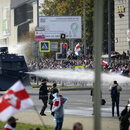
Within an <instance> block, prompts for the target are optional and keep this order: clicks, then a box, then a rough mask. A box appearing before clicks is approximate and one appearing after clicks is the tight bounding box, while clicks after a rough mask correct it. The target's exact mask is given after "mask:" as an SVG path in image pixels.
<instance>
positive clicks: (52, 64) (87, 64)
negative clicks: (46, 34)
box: [27, 55, 130, 76]
mask: <svg viewBox="0 0 130 130" xmlns="http://www.w3.org/2000/svg"><path fill="white" fill-rule="evenodd" d="M27 64H28V68H29V71H36V70H38V69H73V70H74V69H75V66H84V69H85V70H88V69H94V60H93V57H92V56H86V57H85V56H83V55H81V56H76V55H72V56H70V57H68V58H67V59H66V60H56V59H55V58H40V59H39V60H37V59H35V58H33V59H31V60H28V61H27ZM101 64H102V63H101ZM102 71H104V72H112V73H118V74H121V75H125V76H130V62H129V61H128V60H127V61H125V62H123V61H118V60H116V61H112V62H111V64H109V65H108V64H107V65H105V66H103V65H102Z"/></svg>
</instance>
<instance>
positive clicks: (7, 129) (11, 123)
mask: <svg viewBox="0 0 130 130" xmlns="http://www.w3.org/2000/svg"><path fill="white" fill-rule="evenodd" d="M16 120H18V119H16V118H14V117H13V116H11V117H10V118H9V119H8V121H7V124H5V126H4V128H3V130H15V127H16Z"/></svg>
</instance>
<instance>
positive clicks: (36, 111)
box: [33, 105, 48, 130]
mask: <svg viewBox="0 0 130 130" xmlns="http://www.w3.org/2000/svg"><path fill="white" fill-rule="evenodd" d="M33 108H34V110H35V111H36V113H37V115H38V117H39V119H40V121H41V123H42V125H43V127H44V128H45V129H46V130H48V128H47V127H46V125H45V123H44V121H43V119H42V118H41V116H40V114H39V112H38V110H37V108H36V106H35V105H34V106H33Z"/></svg>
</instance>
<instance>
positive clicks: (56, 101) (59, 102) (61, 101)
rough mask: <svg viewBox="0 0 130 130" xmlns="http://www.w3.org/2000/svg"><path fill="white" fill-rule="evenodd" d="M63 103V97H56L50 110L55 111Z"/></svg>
mask: <svg viewBox="0 0 130 130" xmlns="http://www.w3.org/2000/svg"><path fill="white" fill-rule="evenodd" d="M62 103H63V99H61V98H60V97H57V98H56V99H55V100H54V103H53V106H52V112H54V111H56V110H57V109H58V108H59V107H60V106H61V105H62Z"/></svg>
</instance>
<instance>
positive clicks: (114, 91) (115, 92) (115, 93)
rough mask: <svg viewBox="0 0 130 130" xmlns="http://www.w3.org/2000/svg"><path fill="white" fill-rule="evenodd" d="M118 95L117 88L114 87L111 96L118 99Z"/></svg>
mask: <svg viewBox="0 0 130 130" xmlns="http://www.w3.org/2000/svg"><path fill="white" fill-rule="evenodd" d="M117 95H118V92H117V86H115V87H112V90H111V96H112V97H116V96H117Z"/></svg>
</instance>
